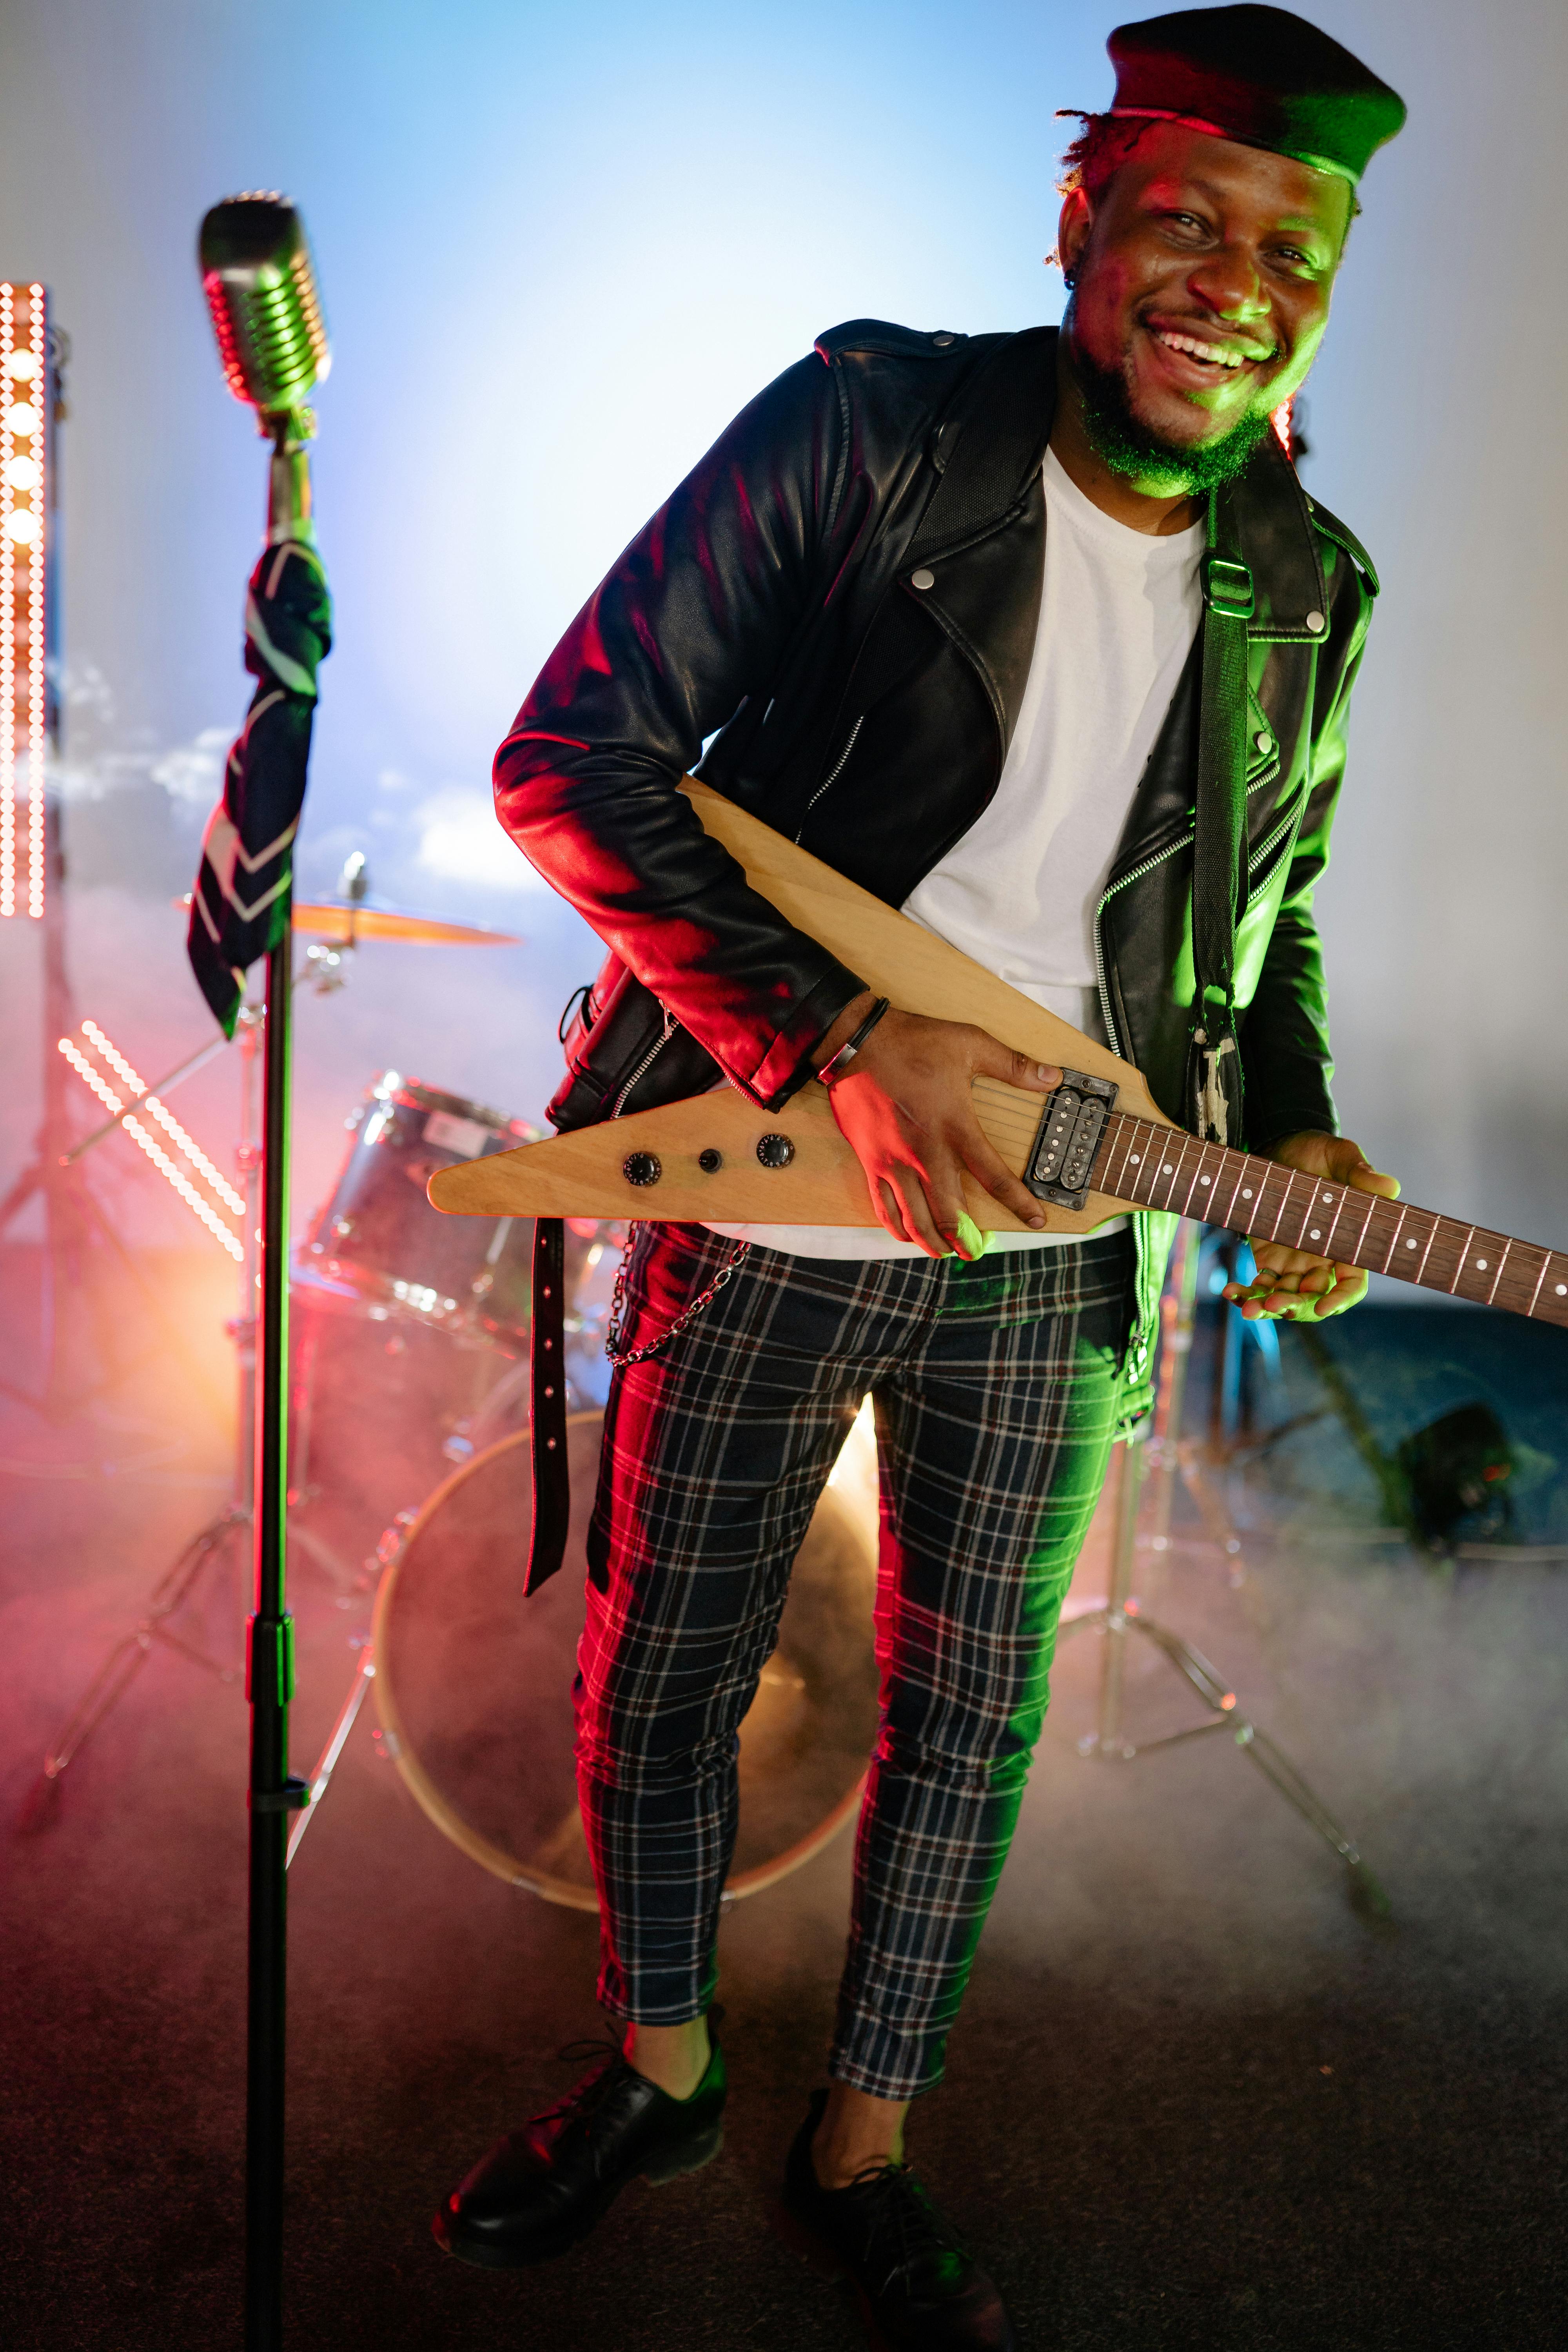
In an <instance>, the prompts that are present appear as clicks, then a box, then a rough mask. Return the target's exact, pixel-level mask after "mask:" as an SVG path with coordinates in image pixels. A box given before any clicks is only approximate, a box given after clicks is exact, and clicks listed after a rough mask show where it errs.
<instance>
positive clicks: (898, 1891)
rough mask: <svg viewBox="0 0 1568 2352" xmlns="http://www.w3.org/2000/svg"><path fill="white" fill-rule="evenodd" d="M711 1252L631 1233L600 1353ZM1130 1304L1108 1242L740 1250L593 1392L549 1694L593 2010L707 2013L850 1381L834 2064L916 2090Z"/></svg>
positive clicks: (1046, 1639) (984, 1890) (1076, 1517)
mask: <svg viewBox="0 0 1568 2352" xmlns="http://www.w3.org/2000/svg"><path fill="white" fill-rule="evenodd" d="M732 1247H733V1244H731V1243H730V1242H728V1241H724V1240H721V1238H720V1237H719V1236H718V1235H716V1234H710V1233H708V1232H706V1231H705V1230H704V1229H703V1228H702V1227H700V1226H697V1225H655V1224H646V1225H644V1226H643V1227H642V1228H641V1229H640V1230H639V1231H638V1232H637V1234H636V1236H635V1239H634V1241H633V1244H632V1247H631V1252H630V1256H629V1258H628V1262H627V1289H626V1302H627V1303H626V1315H625V1318H624V1319H623V1324H622V1344H623V1345H624V1346H626V1347H630V1348H636V1347H639V1346H642V1345H644V1344H646V1343H647V1341H648V1340H649V1339H652V1338H654V1337H655V1336H656V1335H657V1334H658V1332H660V1331H662V1330H664V1329H665V1328H668V1325H669V1323H670V1322H671V1321H673V1319H674V1318H675V1317H676V1316H677V1315H678V1314H679V1313H680V1311H681V1310H682V1308H683V1307H686V1306H687V1305H688V1304H689V1301H690V1300H691V1298H692V1297H694V1296H695V1295H696V1293H697V1292H698V1291H699V1290H700V1288H701V1287H702V1286H704V1285H705V1284H706V1283H707V1282H709V1281H710V1280H711V1278H712V1276H713V1275H714V1273H715V1272H716V1271H717V1270H718V1268H719V1267H720V1266H721V1265H722V1264H723V1263H724V1261H725V1259H726V1258H727V1257H728V1256H729V1255H730V1254H731V1250H732ZM1131 1285H1132V1242H1131V1235H1130V1234H1126V1233H1122V1234H1112V1235H1111V1236H1110V1237H1109V1238H1108V1239H1105V1240H1101V1241H1090V1242H1087V1243H1085V1244H1082V1245H1081V1246H1079V1247H1078V1248H1068V1249H1046V1250H1037V1251H1017V1252H1008V1253H1004V1254H999V1255H994V1256H989V1257H984V1258H981V1259H980V1260H979V1261H978V1262H977V1263H975V1264H973V1265H965V1264H964V1263H963V1261H962V1260H961V1259H958V1258H945V1259H942V1260H931V1259H929V1258H924V1257H921V1258H909V1259H904V1258H897V1259H890V1260H889V1259H881V1260H878V1259H872V1260H869V1261H866V1260H847V1261H838V1260H834V1259H826V1258H800V1257H791V1256H786V1255H783V1254H782V1253H780V1252H778V1251H773V1250H765V1249H753V1250H752V1254H751V1255H750V1257H749V1258H748V1259H747V1260H746V1262H745V1263H744V1264H743V1265H742V1266H741V1268H740V1269H739V1271H738V1272H737V1273H736V1274H735V1275H734V1276H733V1277H732V1278H731V1282H730V1283H729V1285H728V1286H727V1287H726V1288H725V1289H723V1290H721V1292H720V1293H719V1294H718V1296H717V1297H715V1298H714V1299H713V1301H712V1302H711V1304H710V1306H709V1307H706V1308H705V1309H704V1311H703V1312H702V1314H701V1315H700V1316H699V1317H698V1318H696V1319H695V1320H694V1321H693V1322H692V1324H691V1325H690V1326H689V1328H688V1329H687V1330H686V1331H685V1332H683V1333H682V1334H681V1335H680V1336H679V1338H677V1339H673V1340H672V1341H671V1342H670V1344H669V1345H668V1348H667V1349H663V1350H662V1351H661V1352H660V1353H659V1354H658V1355H657V1356H654V1357H651V1358H649V1359H648V1360H647V1362H645V1363H640V1364H636V1365H631V1366H628V1367H627V1368H626V1370H624V1371H620V1372H617V1373H616V1376H615V1380H614V1382H613V1384H612V1387H611V1391H610V1398H609V1404H608V1409H607V1411H606V1413H605V1442H604V1452H603V1455H602V1457H601V1463H600V1471H599V1486H598V1493H597V1496H596V1500H595V1508H594V1516H593V1523H592V1526H591V1528H590V1531H589V1537H588V1562H589V1578H588V1614H587V1622H586V1625H585V1627H584V1634H583V1641H582V1646H581V1648H580V1650H579V1653H578V1675H577V1679H576V1685H575V1696H576V1705H577V1774H578V1793H579V1798H580V1801H581V1805H582V1813H583V1822H584V1829H585V1831H586V1832H587V1838H588V1844H589V1849H590V1852H591V1854H592V1856H593V1862H594V1870H595V1878H596V1880H597V1884H598V1889H599V1903H600V1916H601V1921H602V1929H601V1948H602V1967H601V1971H600V1977H599V1997H600V2000H601V2001H602V2002H603V2004H604V2006H605V2008H606V2009H607V2010H608V2011H610V2012H611V2013H612V2014H613V2015H615V2016H616V2017H622V2018H630V2019H636V2020H637V2021H638V2022H639V2023H643V2024H660V2025H664V2024H676V2023H679V2022H680V2021H682V2020H685V2019H689V2018H693V2017H697V2016H700V2014H701V2013H702V2012H703V2011H704V2010H705V2009H706V2008H707V2007H708V2005H709V2003H710V2000H711V1999H712V1995H713V1990H714V1986H715V1981H716V1974H717V1969H716V1960H715V1939H716V1935H717V1929H718V1923H719V1908H720V1896H721V1891H722V1888H723V1885H724V1880H725V1876H726V1874H727V1872H728V1868H729V1864H730V1857H731V1851H732V1848H733V1843H734V1837H735V1823H736V1811H737V1783H736V1769H735V1759H736V1752H737V1747H738V1739H737V1730H738V1727H739V1724H740V1722H741V1718H742V1716H743V1715H744V1714H745V1711H746V1709H747V1707H748V1706H749V1705H750V1704H751V1700H752V1695H753V1693H754V1691H755V1689H756V1686H757V1681H758V1677H759V1675H760V1674H761V1672H762V1668H763V1664H765V1662H766V1660H767V1658H768V1655H769V1654H770V1652H771V1651H772V1649H773V1643H774V1640H775V1638H776V1632H777V1626H778V1620H779V1613H780V1611H781V1609H782V1608H783V1605H784V1591H785V1588H786V1586H787V1583H788V1580H789V1570H790V1566H791V1563H792V1561H793V1560H794V1558H795V1553H796V1551H797V1550H798V1549H799V1548H800V1545H801V1542H802V1540H803V1538H804V1537H805V1530H806V1528H807V1526H808V1525H809V1523H810V1519H811V1516H812V1513H813V1511H814V1510H815V1508H816V1502H817V1498H818V1496H820V1494H821V1492H822V1488H823V1486H824V1483H825V1481H826V1477H827V1475H828V1472H829V1471H830V1470H831V1469H832V1467H833V1465H834V1462H835V1460H836V1459H837V1454H838V1451H839V1448H840V1446H841V1445H842V1444H843V1442H844V1439H845V1437H846V1436H847V1433H848V1431H849V1426H850V1423H852V1421H853V1420H854V1418H855V1414H856V1412H857V1411H858V1408H859V1406H860V1403H861V1402H862V1400H863V1399H864V1397H865V1396H866V1394H867V1392H868V1391H869V1392H870V1395H871V1397H872V1399H873V1407H874V1411H875V1414H876V1424H877V1443H878V1448H879V1464H880V1473H879V1475H880V1509H881V1541H880V1553H879V1573H878V1595H879V1597H878V1602H877V1653H878V1659H879V1669H880V1681H881V1701H880V1706H881V1725H880V1732H879V1738H878V1741H877V1746H876V1749H875V1753H874V1756H873V1759H872V1763H871V1772H870V1780H869V1783H868V1788H867V1791H866V1797H865V1802H864V1805H863V1807H862V1811H861V1815H860V1822H859V1829H858V1837H857V1843H856V1850H855V1894H854V1902H853V1907H852V1915H851V1925H850V1934H849V1948H848V1954H847V1961H846V1965H845V1970H844V1977H843V1981H842V1985H841V1988H840V1993H839V2003H838V2019H837V2032H836V2035H835V2039H834V2046H833V2050H832V2053H831V2057H830V2060H829V2072H830V2074H832V2075H833V2076H834V2077H835V2078H836V2079H837V2080H838V2081H840V2082H844V2083H849V2084H857V2085H858V2087H859V2088H860V2089H862V2090H865V2091H870V2092H873V2093H875V2094H876V2095H879V2096H880V2097H882V2098H889V2099H894V2098H899V2099H901V2098H909V2097H911V2096H912V2095H914V2094H916V2093H917V2092H920V2091H923V2090H928V2089H930V2088H931V2086H932V2085H933V2084H936V2083H937V2082H939V2081H940V2080H941V2077H942V2050H943V2045H944V2042H945V2040H946V2035H947V2032H948V2029H949V2027H950V2026H951V2024H952V2021H953V2019H954V2017H955V2016H956V2014H957V2011H958V2007H959V2003H960V2001H961V2000H962V1999H963V1989H964V1985H965V1983H966V1982H967V1980H968V1976H969V1970H970V1967H971V1964H972V1962H973V1956H974V1951H975V1947H976V1945H977V1944H978V1942H979V1939H980V1933H981V1930H982V1928H983V1927H984V1923H985V1915H986V1912H987V1910H988V1909H989V1907H990V1902H991V1896H992V1893H993V1891H994V1887H995V1885H996V1881H997V1878H998V1876H999V1874H1000V1873H1001V1869H1002V1864H1003V1863H1004V1862H1005V1859H1006V1854H1007V1848H1008V1845H1009V1843H1010V1842H1011V1839H1012V1834H1013V1829H1014V1825H1015V1823H1016V1820H1017V1815H1018V1808H1019V1804H1020V1802H1021V1801H1022V1798H1023V1791H1024V1782H1025V1780H1026V1776H1027V1772H1028V1768H1029V1759H1030V1756H1031V1753H1032V1751H1033V1748H1034V1745H1035V1742H1036V1740H1037V1738H1038V1737H1039V1731H1040V1726H1041V1723H1042V1720H1043V1718H1044V1716H1045V1711H1046V1701H1047V1675H1048V1670H1049V1666H1050V1661H1051V1656H1052V1654H1053V1651H1054V1649H1055V1644H1056V1629H1057V1619H1058V1614H1059V1612H1060V1609H1061V1604H1062V1600H1063V1597H1064V1595H1065V1593H1066V1591H1067V1587H1068V1581H1069V1580H1070V1578H1071V1575H1072V1570H1073V1564H1074V1562H1075V1560H1076V1559H1077V1558H1078V1553H1079V1546H1080V1545H1081V1543H1082V1541H1083V1538H1084V1535H1085V1533H1086V1531H1087V1529H1088V1527H1089V1518H1090V1517H1091V1515H1092V1513H1093V1510H1094V1506H1095V1502H1096V1499H1097V1497H1098V1496H1099V1494H1100V1486H1101V1483H1102V1481H1103V1478H1104V1475H1105V1465H1106V1461H1107V1457H1108V1454H1109V1451H1110V1442H1111V1437H1112V1433H1113V1431H1114V1428H1115V1423H1116V1408H1117V1400H1118V1392H1119V1389H1120V1384H1121V1358H1122V1353H1123V1350H1124V1349H1125V1347H1126V1344H1127V1339H1128V1334H1129V1328H1130V1324H1131V1313H1132V1290H1131Z"/></svg>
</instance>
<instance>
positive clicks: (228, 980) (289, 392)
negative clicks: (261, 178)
mask: <svg viewBox="0 0 1568 2352" xmlns="http://www.w3.org/2000/svg"><path fill="white" fill-rule="evenodd" d="M198 257H199V261H200V267H201V272H202V283H203V286H204V288H205V292H206V297H207V301H208V303H209V305H210V307H211V310H212V316H213V324H214V326H215V328H216V331H217V341H218V351H219V354H220V356H221V358H222V361H223V369H224V374H225V376H226V379H227V382H228V387H229V390H230V391H231V392H232V393H233V394H234V395H235V397H236V398H237V399H238V400H242V401H244V402H245V403H246V404H247V405H248V406H249V407H251V408H253V409H254V410H255V412H256V415H257V420H258V426H259V429H260V431H261V434H262V436H264V438H266V439H267V440H269V441H270V442H271V444H272V458H271V468H270V478H269V484H268V517H267V544H266V548H265V550H264V551H263V553H262V556H261V559H260V561H259V562H258V564H257V566H256V569H255V571H254V572H252V574H251V578H250V583H249V592H248V594H247V600H246V610H245V635H246V648H245V662H246V667H247V669H248V670H249V671H250V672H251V673H252V675H253V676H254V677H256V679H257V687H256V691H255V694H254V695H253V697H252V698H251V705H250V709H249V712H248V713H247V719H246V724H245V728H244V730H243V732H242V733H241V734H240V736H239V738H238V740H237V741H236V743H235V745H234V748H233V750H232V751H230V753H229V757H228V765H227V769H226V775H225V782H224V796H223V799H222V801H221V802H220V803H219V805H218V806H217V808H216V809H215V810H214V812H213V814H212V817H211V819H210V821H209V823H208V825H207V831H206V837H205V841H204V843H203V845H202V862H201V868H200V871H199V873H198V875H197V877H196V887H195V892H194V893H193V896H192V901H191V928H190V937H189V949H190V957H191V963H192V966H193V969H194V970H195V975H196V978H197V980H198V982H200V984H201V987H202V992H203V993H204V994H205V997H206V1000H207V1002H208V1003H209V1004H210V1005H211V1007H212V1010H213V1012H214V1013H215V1014H216V1018H217V1019H218V1021H219V1022H220V1023H221V1024H223V1026H224V1028H225V1030H226V1031H227V1032H228V1033H229V1034H233V1030H234V1024H235V1021H236V1019H237V1014H238V1012H239V1006H240V1001H241V997H242V994H243V990H244V976H245V972H246V970H247V967H248V966H249V965H250V964H251V963H252V962H254V961H256V960H257V958H258V957H259V956H262V955H265V956H266V958H267V1025H266V1063H265V1076H264V1081H263V1087H264V1102H265V1108H264V1112H263V1119H262V1139H263V1140H262V1165H261V1197H262V1213H261V1250H260V1290H261V1300H260V1316H259V1331H258V1361H257V1382H256V1509H255V1517H254V1529H255V1542H256V1601H255V1610H254V1613H253V1614H252V1616H251V1619H250V1622H249V1638H248V1644H247V1696H248V1697H249V1701H250V1788H249V1801H250V1919H249V2000H248V2012H247V2075H246V2278H245V2342H246V2347H247V2352H277V2347H278V2346H279V2344H280V2343H281V2340H282V2325H283V2053H284V2030H285V2021H286V1977H287V1955H288V1943H287V1923H286V1913H285V1886H286V1883H287V1882H286V1879H285V1875H284V1873H285V1867H286V1854H287V1845H288V1830H289V1814H290V1812H292V1811H297V1810H298V1808H299V1807H300V1805H301V1804H302V1803H303V1802H304V1801H305V1799H306V1794H307V1791H306V1784H305V1783H304V1782H303V1781H301V1780H297V1779H295V1778H294V1777H293V1776H292V1775H291V1774H290V1773H289V1699H290V1697H291V1696H292V1694H293V1687H294V1643H293V1623H292V1621H291V1619H290V1618H289V1613H288V1610H287V1606H286V1601H285V1591H284V1568H285V1561H284V1531H285V1509H286V1496H287V1490H288V1485H289V1475H288V1434H289V1420H288V1375H289V999H290V994H291V983H292V971H291V961H292V957H291V949H290V917H291V895H292V881H293V866H292V856H293V844H294V835H295V834H296V832H297V831H298V829H299V823H300V810H301V808H302V806H303V804H304V797H305V782H306V772H307V763H308V761H309V757H310V727H311V720H312V718H313V715H314V710H315V703H316V667H317V664H318V663H319V662H320V661H321V658H322V656H324V655H325V654H326V653H327V652H328V650H329V649H330V647H331V603H330V600H329V598H328V594H327V585H326V578H325V574H324V573H323V572H322V569H321V560H320V558H319V556H318V555H317V553H316V546H315V531H314V528H313V526H312V524H311V520H310V459H309V457H308V455H307V451H306V444H307V443H308V442H309V440H310V437H311V436H312V435H313V433H314V431H315V418H314V416H313V415H311V412H310V409H309V408H308V407H307V406H306V405H305V402H306V399H307V397H308V395H309V394H310V391H311V389H312V387H313V386H314V385H315V384H316V383H319V382H320V381H321V378H322V377H323V376H324V375H325V374H326V373H327V369H328V365H329V363H330V354H329V351H328V345H327V336H326V330H325V327H324V325H323V324H322V320H321V304H320V301H319V299H318V298H317V294H316V287H315V279H314V274H313V271H312V268H311V263H310V247H309V245H308V243H307V241H306V237H305V230H304V225H303V223H302V222H301V220H300V215H299V214H298V213H297V212H296V210H295V209H294V206H293V205H291V204H289V203H288V202H287V201H286V200H285V199H284V198H283V197H281V196H279V195H275V194H247V195H241V196H234V197H230V198H228V199H227V200H226V202H225V203H223V204H220V205H214V207H213V209H212V211H211V212H209V213H208V214H207V215H206V217H205V220H204V221H203V223H202V227H201V236H200V241H199V247H198Z"/></svg>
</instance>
